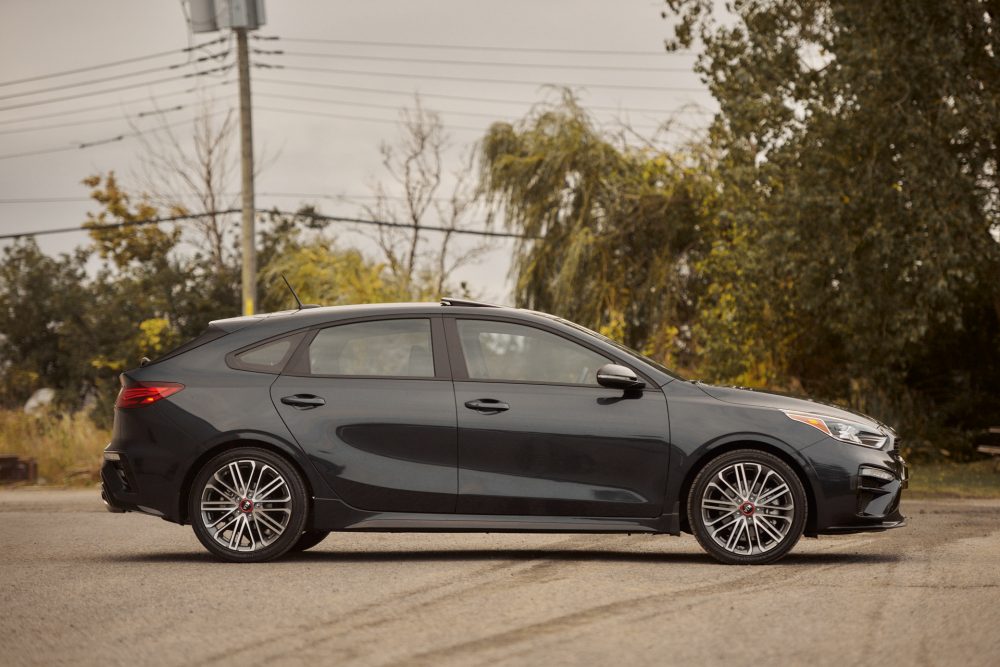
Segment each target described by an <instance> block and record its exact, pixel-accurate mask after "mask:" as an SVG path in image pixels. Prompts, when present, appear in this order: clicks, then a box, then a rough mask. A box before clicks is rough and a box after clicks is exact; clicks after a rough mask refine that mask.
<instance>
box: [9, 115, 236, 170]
mask: <svg viewBox="0 0 1000 667" xmlns="http://www.w3.org/2000/svg"><path fill="white" fill-rule="evenodd" d="M223 111H225V112H228V111H231V109H229V110H220V111H214V112H212V113H210V114H207V115H205V116H202V118H209V117H212V116H217V115H219V114H220V113H223ZM198 120H199V118H192V119H189V120H184V121H180V122H177V123H170V124H166V125H160V126H158V127H154V128H150V129H149V130H148V131H150V132H155V131H157V130H166V129H168V128H171V127H178V126H180V125H186V124H187V123H193V122H196V121H198ZM141 134H143V131H141V130H138V131H135V132H125V133H123V134H119V135H116V136H113V137H108V138H106V139H98V140H96V141H87V142H83V143H76V144H73V145H70V146H57V147H53V148H42V149H40V150H34V151H24V152H21V153H7V154H5V155H0V160H10V159H13V158H19V157H32V156H35V155H47V154H49V153H63V152H66V151H75V150H81V149H85V148H93V147H95V146H104V145H106V144H113V143H116V142H119V141H123V140H125V139H130V138H132V137H138V136H139V135H141Z"/></svg>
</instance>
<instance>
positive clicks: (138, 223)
mask: <svg viewBox="0 0 1000 667" xmlns="http://www.w3.org/2000/svg"><path fill="white" fill-rule="evenodd" d="M229 213H239V209H228V210H225V211H207V212H205V213H188V214H187V215H172V216H169V217H165V218H145V219H143V220H128V221H125V222H112V223H108V224H105V225H93V226H90V227H84V226H77V227H56V228H54V229H40V230H38V231H34V232H14V233H12V234H0V240H7V239H21V238H25V237H27V236H46V235H49V234H66V233H69V232H91V231H101V230H105V229H121V228H122V227H142V226H145V225H160V224H163V223H165V222H180V221H182V220H200V219H201V218H210V217H212V216H216V215H227V214H229Z"/></svg>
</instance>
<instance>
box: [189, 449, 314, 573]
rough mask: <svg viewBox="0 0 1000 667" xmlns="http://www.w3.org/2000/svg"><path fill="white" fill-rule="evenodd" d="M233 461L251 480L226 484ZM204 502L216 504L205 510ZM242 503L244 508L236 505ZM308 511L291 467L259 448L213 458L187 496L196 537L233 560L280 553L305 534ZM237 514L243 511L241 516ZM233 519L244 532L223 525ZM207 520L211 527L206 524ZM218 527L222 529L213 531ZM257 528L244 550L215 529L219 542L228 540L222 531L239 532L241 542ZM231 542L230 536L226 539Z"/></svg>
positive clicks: (259, 559)
mask: <svg viewBox="0 0 1000 667" xmlns="http://www.w3.org/2000/svg"><path fill="white" fill-rule="evenodd" d="M233 465H235V469H236V471H237V474H239V475H240V476H241V477H243V478H245V477H246V476H247V475H246V473H247V472H249V473H250V474H249V477H250V481H246V480H244V481H245V482H246V483H245V487H244V489H238V488H235V487H238V486H239V484H234V483H227V481H228V480H231V479H234V478H235V475H234V474H233V472H232V471H233V468H232V466H233ZM224 468H225V470H223V469H224ZM217 471H218V472H220V473H221V474H220V476H219V477H215V473H216V472H217ZM255 473H256V474H257V475H258V477H257V486H254V485H253V475H254V474H255ZM275 480H278V481H275ZM210 482H211V484H210ZM280 482H283V484H281V483H280ZM272 485H273V486H274V487H275V489H274V490H273V491H270V492H268V493H266V495H261V496H260V497H258V496H257V494H258V493H261V494H263V493H264V492H267V491H268V486H272ZM262 487H263V488H262ZM247 489H249V492H247V493H244V494H236V493H232V492H233V491H241V490H247ZM284 490H287V493H284V492H283V491H284ZM220 491H222V493H220ZM240 496H243V497H240ZM247 500H249V501H250V502H249V505H248V506H247V505H244V503H245V502H246V501H247ZM279 500H280V502H278V501H279ZM203 501H204V502H205V506H206V507H213V508H214V507H218V508H219V509H208V510H207V513H203V511H202V507H203V505H202V503H203ZM227 502H232V506H231V507H230V506H228V505H227V504H226V503H227ZM241 506H243V507H244V509H240V507H241ZM247 508H248V509H247ZM308 514H309V497H308V495H307V493H306V488H305V484H304V482H303V481H302V476H301V475H300V474H299V472H298V470H296V469H295V466H293V465H291V464H290V463H289V462H288V461H287V460H285V459H284V458H283V457H281V456H279V455H277V454H275V453H273V452H270V451H268V450H266V449H259V448H257V447H240V448H237V449H230V450H228V451H225V452H223V453H221V454H219V455H218V456H216V457H214V458H212V459H211V460H210V461H208V463H206V464H205V465H204V466H203V467H202V469H201V470H200V471H199V472H198V474H197V476H195V478H194V482H193V483H192V484H191V492H190V495H189V498H188V517H189V518H190V521H191V526H192V528H194V534H195V535H196V536H197V537H198V540H199V541H200V542H201V543H202V545H203V546H204V547H205V548H206V549H208V551H209V552H210V553H211V554H212V555H213V556H215V557H216V558H218V559H220V560H224V561H228V562H232V563H258V562H263V561H268V560H274V559H275V558H278V557H280V556H282V555H284V554H285V553H286V552H288V551H289V550H290V549H292V548H293V547H294V546H295V545H296V543H297V542H298V540H299V537H300V536H301V535H302V534H303V531H304V529H305V526H306V520H307V519H308ZM241 515H244V516H243V517H242V518H241ZM285 517H287V518H285ZM276 518H277V519H276ZM258 519H259V520H258ZM265 520H267V521H270V522H271V523H267V521H265ZM234 521H235V522H236V523H235V525H236V526H237V528H239V529H240V530H241V531H245V532H246V536H245V537H244V534H243V532H241V533H240V534H239V536H237V535H236V530H237V528H231V529H229V531H226V530H225V529H224V527H225V525H226V522H230V524H229V525H233V524H232V522H234ZM244 521H245V526H244V525H243V522H244ZM281 522H284V523H281ZM209 523H211V527H210V526H209V525H207V524H209ZM271 525H277V526H278V527H281V528H282V530H281V531H280V532H279V531H278V530H276V529H272V528H270V526H271ZM219 527H223V530H218V531H217V530H216V529H218V528H219ZM255 531H256V536H257V538H258V541H254V542H252V544H247V545H246V546H245V547H244V550H240V549H239V548H231V547H230V546H228V545H226V544H222V543H220V541H218V540H217V539H216V537H215V535H216V533H217V532H218V533H219V534H220V538H219V539H221V540H223V541H226V540H225V535H226V534H229V535H231V536H233V537H237V540H236V542H235V544H237V547H239V546H240V545H241V544H243V542H244V541H246V542H250V541H251V540H253V538H254V533H255ZM233 543H234V542H233V541H232V540H230V544H233Z"/></svg>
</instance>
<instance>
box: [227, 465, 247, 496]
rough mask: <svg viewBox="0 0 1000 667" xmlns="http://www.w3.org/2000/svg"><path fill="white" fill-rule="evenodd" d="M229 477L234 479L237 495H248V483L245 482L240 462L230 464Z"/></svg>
mask: <svg viewBox="0 0 1000 667" xmlns="http://www.w3.org/2000/svg"><path fill="white" fill-rule="evenodd" d="M229 476H230V477H232V479H233V484H235V485H236V495H238V496H242V495H246V490H247V485H246V482H244V481H243V473H242V472H241V471H240V462H239V461H234V462H233V463H230V464H229Z"/></svg>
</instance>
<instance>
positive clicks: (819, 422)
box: [782, 410, 888, 449]
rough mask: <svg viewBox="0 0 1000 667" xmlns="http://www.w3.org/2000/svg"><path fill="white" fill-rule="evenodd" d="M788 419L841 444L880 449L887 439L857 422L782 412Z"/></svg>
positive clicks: (878, 432)
mask: <svg viewBox="0 0 1000 667" xmlns="http://www.w3.org/2000/svg"><path fill="white" fill-rule="evenodd" d="M782 412H784V413H785V416H787V417H788V418H789V419H793V420H795V421H797V422H802V423H803V424H807V425H808V426H812V427H813V428H814V429H816V430H817V431H822V432H823V433H826V434H827V435H828V436H830V437H831V438H836V439H837V440H840V441H841V442H849V443H850V444H852V445H861V446H862V447H871V448H872V449H880V448H881V447H882V445H884V444H885V441H886V440H888V437H887V436H886V435H885V434H884V433H882V432H881V431H879V430H878V429H877V428H875V427H872V426H866V425H864V424H860V423H858V422H852V421H847V420H845V419H840V418H838V417H828V416H826V415H813V414H809V413H807V412H789V411H788V410H782Z"/></svg>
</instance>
